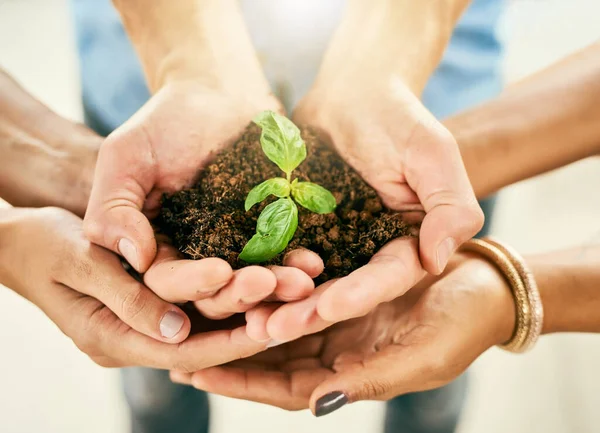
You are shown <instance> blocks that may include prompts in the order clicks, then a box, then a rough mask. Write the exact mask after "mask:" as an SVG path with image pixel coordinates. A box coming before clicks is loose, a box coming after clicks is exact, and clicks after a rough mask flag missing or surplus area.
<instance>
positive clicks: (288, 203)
mask: <svg viewBox="0 0 600 433" xmlns="http://www.w3.org/2000/svg"><path fill="white" fill-rule="evenodd" d="M254 123H256V124H257V125H259V126H260V127H261V128H262V133H261V136H260V144H261V147H262V149H263V152H264V153H265V154H266V155H267V157H268V158H269V159H270V160H271V161H273V162H274V163H275V164H277V166H278V167H279V168H280V169H281V170H282V171H283V172H284V173H285V174H286V178H283V177H275V178H273V179H268V180H266V181H264V182H262V183H261V184H260V185H257V186H256V187H254V188H253V189H252V190H251V191H250V193H249V194H248V197H247V198H246V202H245V204H244V207H245V209H246V211H248V210H250V208H252V206H254V205H255V204H257V203H260V202H262V201H263V200H265V199H266V198H267V197H269V196H270V195H274V196H276V197H279V200H277V201H275V202H273V203H271V204H269V205H268V206H266V207H265V208H264V210H263V211H262V212H261V214H260V216H259V217H258V221H257V226H256V234H255V235H254V236H253V237H252V239H250V241H249V242H248V243H247V244H246V246H245V247H244V249H243V250H242V252H241V254H240V259H242V260H244V261H246V262H249V263H260V262H264V261H267V260H270V259H272V258H273V257H275V256H276V255H277V254H279V253H281V252H282V251H283V250H284V249H285V247H286V246H287V244H288V243H289V242H290V241H291V240H292V237H293V236H294V233H295V232H296V229H297V228H298V207H297V206H296V203H294V201H293V200H292V197H293V199H294V200H295V201H296V202H298V204H300V205H301V206H303V207H305V208H306V209H308V210H310V211H312V212H316V213H320V214H324V213H330V212H333V210H334V209H335V206H336V202H335V197H334V196H333V195H332V194H331V193H330V192H329V191H328V190H326V189H325V188H323V187H322V186H319V185H317V184H315V183H312V182H298V179H294V181H293V182H290V179H291V173H292V171H293V170H295V169H296V168H297V167H298V165H300V163H302V161H304V159H305V158H306V145H305V143H304V140H302V137H301V136H300V130H299V129H298V127H297V126H296V125H294V124H293V123H292V122H291V121H290V120H289V119H287V118H286V117H284V116H281V115H279V114H277V113H274V112H272V111H265V112H263V113H261V114H259V115H258V116H257V117H256V118H255V119H254Z"/></svg>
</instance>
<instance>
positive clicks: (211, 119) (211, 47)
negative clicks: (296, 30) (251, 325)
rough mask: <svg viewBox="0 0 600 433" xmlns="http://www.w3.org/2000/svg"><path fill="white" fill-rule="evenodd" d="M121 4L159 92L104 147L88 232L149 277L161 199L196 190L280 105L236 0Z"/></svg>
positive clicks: (153, 87) (86, 224)
mask: <svg viewBox="0 0 600 433" xmlns="http://www.w3.org/2000/svg"><path fill="white" fill-rule="evenodd" d="M114 4H115V7H116V8H117V9H118V10H119V12H120V13H121V15H122V18H123V23H124V25H125V28H126V30H127V31H128V34H129V36H130V39H131V40H132V42H133V44H134V46H135V48H136V49H137V51H138V53H139V56H140V59H141V61H142V65H143V67H144V71H145V74H146V78H147V81H148V85H149V87H150V90H151V91H152V93H153V96H152V98H151V99H150V100H149V101H148V103H147V104H146V105H145V106H144V107H142V108H141V109H140V111H139V112H138V113H136V114H135V115H134V116H133V117H132V118H131V119H130V120H129V121H127V122H126V123H125V124H124V125H123V126H121V127H120V128H118V129H117V130H116V131H115V132H114V133H112V134H111V135H110V136H109V137H108V138H107V140H106V142H105V143H104V144H103V145H102V148H101V150H100V154H99V157H98V165H97V169H96V175H95V179H94V185H93V189H92V194H91V198H90V203H89V207H88V210H87V213H86V216H85V222H84V229H85V233H86V235H87V237H88V238H89V239H90V240H91V241H92V242H94V243H96V244H98V245H101V246H104V247H105V248H108V249H110V250H112V251H114V252H116V253H118V254H121V255H122V256H123V257H125V259H127V261H128V262H129V263H130V264H131V265H132V266H133V267H134V268H135V269H136V270H137V271H139V272H145V271H146V270H147V269H148V267H149V266H150V263H152V261H153V260H154V258H155V256H156V252H157V246H156V245H157V244H156V240H155V238H154V232H153V230H152V227H151V225H150V222H149V218H151V217H153V216H155V215H156V214H157V211H158V207H159V200H160V197H161V195H162V194H163V193H165V192H174V191H177V190H180V189H182V188H184V187H185V186H188V185H189V184H190V183H191V182H192V181H193V180H194V177H195V176H196V174H197V173H198V171H199V170H200V169H201V168H202V167H203V166H204V165H205V164H206V163H207V162H208V161H209V160H210V158H211V157H212V156H213V155H214V153H215V152H216V151H218V150H219V149H221V148H223V147H224V146H226V145H227V144H228V143H230V142H232V141H233V140H235V139H236V138H237V137H238V136H239V134H240V133H241V132H242V131H243V129H244V128H245V127H246V126H247V125H248V123H249V122H250V121H251V120H252V118H253V117H254V116H255V115H256V114H257V113H259V112H261V111H263V110H267V109H271V110H281V106H280V104H279V101H277V100H276V98H274V97H273V95H272V94H271V91H270V89H269V86H268V83H267V81H266V79H265V77H264V76H263V73H262V71H261V68H260V64H259V62H258V60H257V58H256V56H255V54H254V51H253V48H252V46H251V43H250V40H249V37H248V35H247V34H246V31H245V28H244V25H243V20H242V17H241V14H240V12H239V10H238V8H237V4H236V3H235V1H233V0H225V1H216V0H204V1H196V0H185V1H181V2H171V1H167V0H159V1H156V2H153V6H152V7H151V8H149V7H148V6H147V2H145V1H141V0H133V1H130V0H127V1H124V0H123V1H121V0H115V1H114ZM207 269H209V266H207ZM256 281H258V279H257V280H256Z"/></svg>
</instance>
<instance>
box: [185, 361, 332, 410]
mask: <svg viewBox="0 0 600 433" xmlns="http://www.w3.org/2000/svg"><path fill="white" fill-rule="evenodd" d="M331 374H332V372H331V371H330V370H328V369H326V368H315V369H309V370H298V371H295V372H293V373H284V372H281V371H267V370H257V369H241V368H234V367H213V368H208V369H205V370H202V371H197V372H195V373H194V374H193V375H192V385H193V386H194V387H195V388H197V389H201V390H203V391H207V392H211V393H214V394H219V395H224V396H227V397H232V398H238V399H243V400H250V401H255V402H259V403H264V404H268V405H271V406H277V407H280V408H283V409H287V410H300V409H305V408H307V407H308V399H309V397H310V395H311V392H312V391H313V390H314V388H315V387H316V386H317V385H318V384H319V383H320V382H321V381H322V380H324V379H325V378H327V377H328V376H330V375H331Z"/></svg>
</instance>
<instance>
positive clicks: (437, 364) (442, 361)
mask: <svg viewBox="0 0 600 433" xmlns="http://www.w3.org/2000/svg"><path fill="white" fill-rule="evenodd" d="M451 365H452V360H451V359H450V358H449V356H448V354H446V353H439V354H436V355H435V356H430V357H428V359H427V361H426V362H425V364H424V366H423V368H424V370H425V376H428V377H430V378H436V377H441V376H444V372H446V371H447V370H448V369H449V368H450V366H451Z"/></svg>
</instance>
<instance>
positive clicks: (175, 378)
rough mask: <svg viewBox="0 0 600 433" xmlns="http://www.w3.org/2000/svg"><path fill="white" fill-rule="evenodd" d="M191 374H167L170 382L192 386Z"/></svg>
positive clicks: (175, 371)
mask: <svg viewBox="0 0 600 433" xmlns="http://www.w3.org/2000/svg"><path fill="white" fill-rule="evenodd" d="M192 374H193V373H184V372H183V371H177V370H171V371H170V372H169V379H171V382H174V383H179V384H180V385H192Z"/></svg>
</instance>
